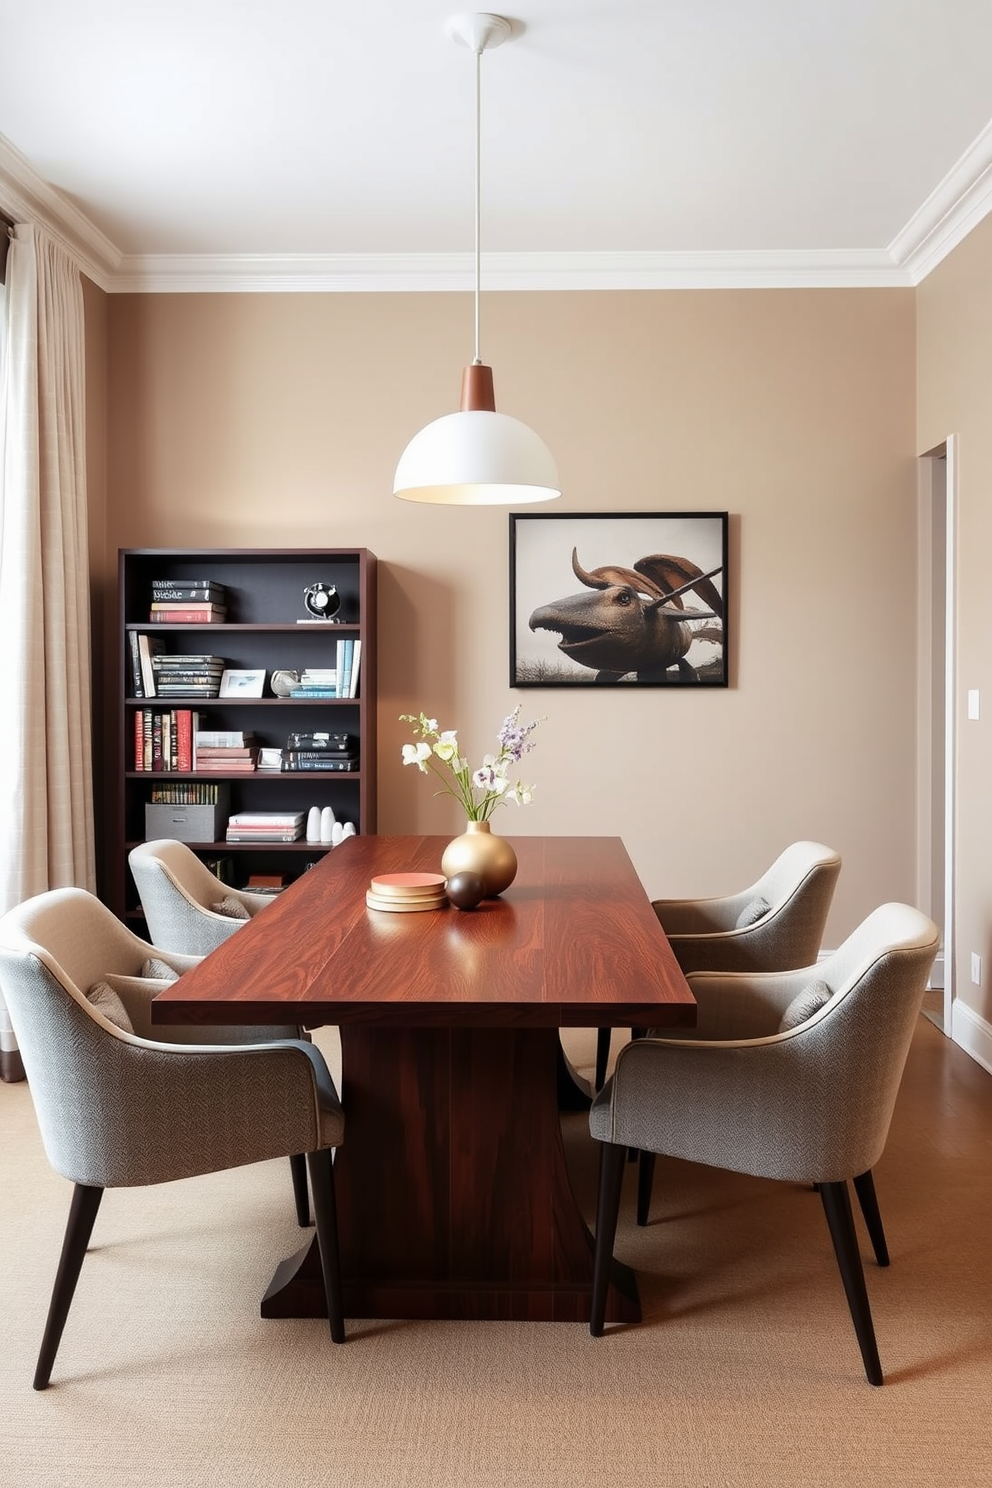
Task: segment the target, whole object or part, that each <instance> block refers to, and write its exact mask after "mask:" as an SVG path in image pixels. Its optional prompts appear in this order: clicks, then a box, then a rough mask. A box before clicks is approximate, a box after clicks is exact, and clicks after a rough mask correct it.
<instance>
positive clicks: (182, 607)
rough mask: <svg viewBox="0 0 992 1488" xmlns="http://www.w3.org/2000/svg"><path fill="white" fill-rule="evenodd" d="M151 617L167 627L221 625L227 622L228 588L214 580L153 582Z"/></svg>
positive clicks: (163, 580) (166, 580)
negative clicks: (226, 591)
mask: <svg viewBox="0 0 992 1488" xmlns="http://www.w3.org/2000/svg"><path fill="white" fill-rule="evenodd" d="M148 618H149V620H151V621H153V622H155V623H156V624H163V625H164V624H169V625H218V624H220V622H221V621H223V620H226V619H227V599H226V595H225V592H224V585H223V584H218V583H217V582H216V581H215V580H214V579H152V602H151V607H150V609H149V612H148Z"/></svg>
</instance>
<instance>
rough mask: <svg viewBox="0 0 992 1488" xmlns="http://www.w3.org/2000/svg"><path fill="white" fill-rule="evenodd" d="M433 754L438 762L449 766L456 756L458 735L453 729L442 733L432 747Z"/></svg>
mask: <svg viewBox="0 0 992 1488" xmlns="http://www.w3.org/2000/svg"><path fill="white" fill-rule="evenodd" d="M434 753H435V754H436V755H437V757H438V759H439V760H444V761H445V763H446V764H450V763H451V762H452V761H453V760H454V759H455V758H456V757H457V754H458V735H457V733H456V732H455V730H454V729H445V731H444V733H443V734H442V735H441V737H440V738H439V739H438V741H437V743H436V744H435V745H434Z"/></svg>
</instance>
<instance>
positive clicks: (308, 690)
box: [289, 667, 338, 698]
mask: <svg viewBox="0 0 992 1488" xmlns="http://www.w3.org/2000/svg"><path fill="white" fill-rule="evenodd" d="M289 695H290V697H291V698H321V697H337V696H338V674H337V670H336V668H334V667H304V669H303V671H302V672H301V673H300V680H299V682H297V684H296V686H295V687H291V688H290V689H289Z"/></svg>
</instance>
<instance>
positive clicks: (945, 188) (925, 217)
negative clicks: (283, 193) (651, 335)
mask: <svg viewBox="0 0 992 1488" xmlns="http://www.w3.org/2000/svg"><path fill="white" fill-rule="evenodd" d="M0 208H2V209H3V210H4V211H6V212H7V213H8V214H9V215H10V216H12V217H14V218H15V220H17V221H28V222H36V223H38V224H40V225H41V226H43V227H44V228H46V230H47V231H48V232H49V233H50V234H51V236H52V237H53V238H55V239H56V240H57V241H58V242H60V243H61V244H62V246H63V247H64V248H65V249H66V251H67V252H68V253H69V254H70V255H71V256H72V258H73V259H74V260H75V261H76V262H77V263H78V265H79V267H80V269H81V270H82V272H83V273H85V274H86V275H87V276H88V277H89V278H90V279H92V280H93V282H94V283H95V284H97V285H98V286H99V287H100V288H101V289H103V290H105V291H107V293H109V294H224V293H230V294H261V293H269V294H291V293H297V294H299V293H310V294H329V293H330V294H333V293H339V294H363V293H371V294H398V293H403V294H407V293H411V292H418V291H423V292H430V293H444V292H448V291H470V290H471V289H472V288H473V284H474V260H473V257H472V255H471V254H468V253H464V254H458V253H424V254H405V255H404V254H389V253H379V254H375V253H373V254H323V255H307V254H231V255H220V254H216V255H214V254H147V255H125V254H123V253H122V252H121V251H120V249H119V248H117V247H116V245H115V244H114V243H112V242H111V241H110V239H109V238H107V237H106V236H105V235H104V233H102V232H101V231H100V229H99V228H97V227H96V226H95V225H94V224H93V223H92V222H91V221H90V220H89V218H88V217H86V216H85V214H84V213H83V212H81V211H80V210H79V209H78V208H77V207H76V206H75V205H74V204H73V203H72V202H71V201H70V200H69V199H68V197H66V196H64V195H63V194H62V193H61V192H60V191H57V190H56V189H55V188H54V187H52V186H50V185H49V184H48V182H46V181H44V180H43V179H42V178H41V177H40V176H39V175H38V173H37V171H36V170H35V169H34V167H33V166H32V165H31V163H30V162H29V161H28V160H27V159H26V158H25V157H24V156H23V155H22V154H21V153H20V152H19V151H18V150H17V149H16V148H15V147H14V146H13V145H12V144H11V143H10V141H9V140H7V139H5V138H4V137H3V135H0ZM990 211H992V122H990V123H989V124H988V125H987V126H986V128H985V129H984V130H983V131H982V133H981V134H980V135H979V136H978V138H977V139H976V140H974V141H973V143H972V144H971V145H970V146H969V147H968V149H967V150H966V151H965V152H964V154H963V155H962V156H961V158H960V159H959V160H958V161H957V162H956V164H955V165H954V166H953V167H952V169H951V170H950V171H949V172H948V174H947V175H946V176H945V177H944V179H943V180H942V181H941V182H940V184H939V185H938V186H937V187H936V188H935V190H934V191H933V192H931V194H930V196H929V197H928V198H927V200H926V201H925V202H924V203H923V205H922V206H921V207H920V208H919V209H918V211H916V212H914V214H913V216H912V217H911V218H910V220H909V221H908V222H907V223H906V225H905V227H904V228H903V229H902V231H901V232H899V233H898V234H897V235H896V237H895V238H893V240H892V242H891V243H890V244H889V246H888V248H886V249H866V250H864V251H860V250H825V251H822V252H821V251H816V250H796V251H784V252H776V251H773V250H767V251H765V250H760V251H750V252H748V251H742V252H735V251H733V250H729V251H723V252H699V253H693V252H671V253H669V252H576V253H569V252H561V253H489V254H484V255H483V260H482V264H483V274H484V287H485V289H486V290H487V291H488V290H540V291H554V290H663V289H851V288H900V287H910V288H912V287H913V286H915V285H917V284H919V283H921V282H922V280H923V279H925V278H926V276H927V275H928V274H929V273H930V272H931V271H932V270H933V269H934V268H936V267H937V265H938V264H939V263H940V262H941V260H942V259H944V258H945V257H946V256H947V254H948V253H950V252H951V251H952V249H954V248H955V247H956V246H957V245H958V243H960V242H961V241H962V239H963V238H965V237H966V236H967V235H968V233H969V232H971V230H972V229H973V228H974V227H975V226H976V225H977V224H978V223H979V222H980V221H981V220H982V218H983V217H985V216H987V215H988V213H989V212H990Z"/></svg>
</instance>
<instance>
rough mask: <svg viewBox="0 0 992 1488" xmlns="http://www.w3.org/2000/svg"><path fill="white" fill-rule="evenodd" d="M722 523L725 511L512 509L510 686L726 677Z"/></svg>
mask: <svg viewBox="0 0 992 1488" xmlns="http://www.w3.org/2000/svg"><path fill="white" fill-rule="evenodd" d="M727 532H728V514H727V512H706V511H695V512H691V511H690V512H611V513H597V512H554V513H545V512H540V513H537V512H526V513H520V514H514V515H512V516H511V517H510V686H511V687H587V686H590V685H593V686H599V687H726V686H727V685H728V682H729V652H728V646H729V633H728V622H727V598H728V572H727V566H728V552H727ZM573 553H574V561H573ZM652 559H654V560H656V561H653V562H652V561H651V560H652ZM576 565H577V566H576ZM580 575H581V577H580ZM690 585H691V587H690ZM597 596H600V597H599V598H598V599H597ZM668 596H671V597H670V598H669V597H668ZM535 616H537V617H539V623H538V624H537V625H536V626H533V625H532V621H533V620H534V617H535ZM555 621H560V622H561V625H560V626H556V625H555V624H554V622H555ZM563 646H565V647H567V649H565V650H563V649H562V647H563ZM628 661H629V663H630V664H629V665H627V666H626V667H624V665H623V664H624V663H625V662H628Z"/></svg>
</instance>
